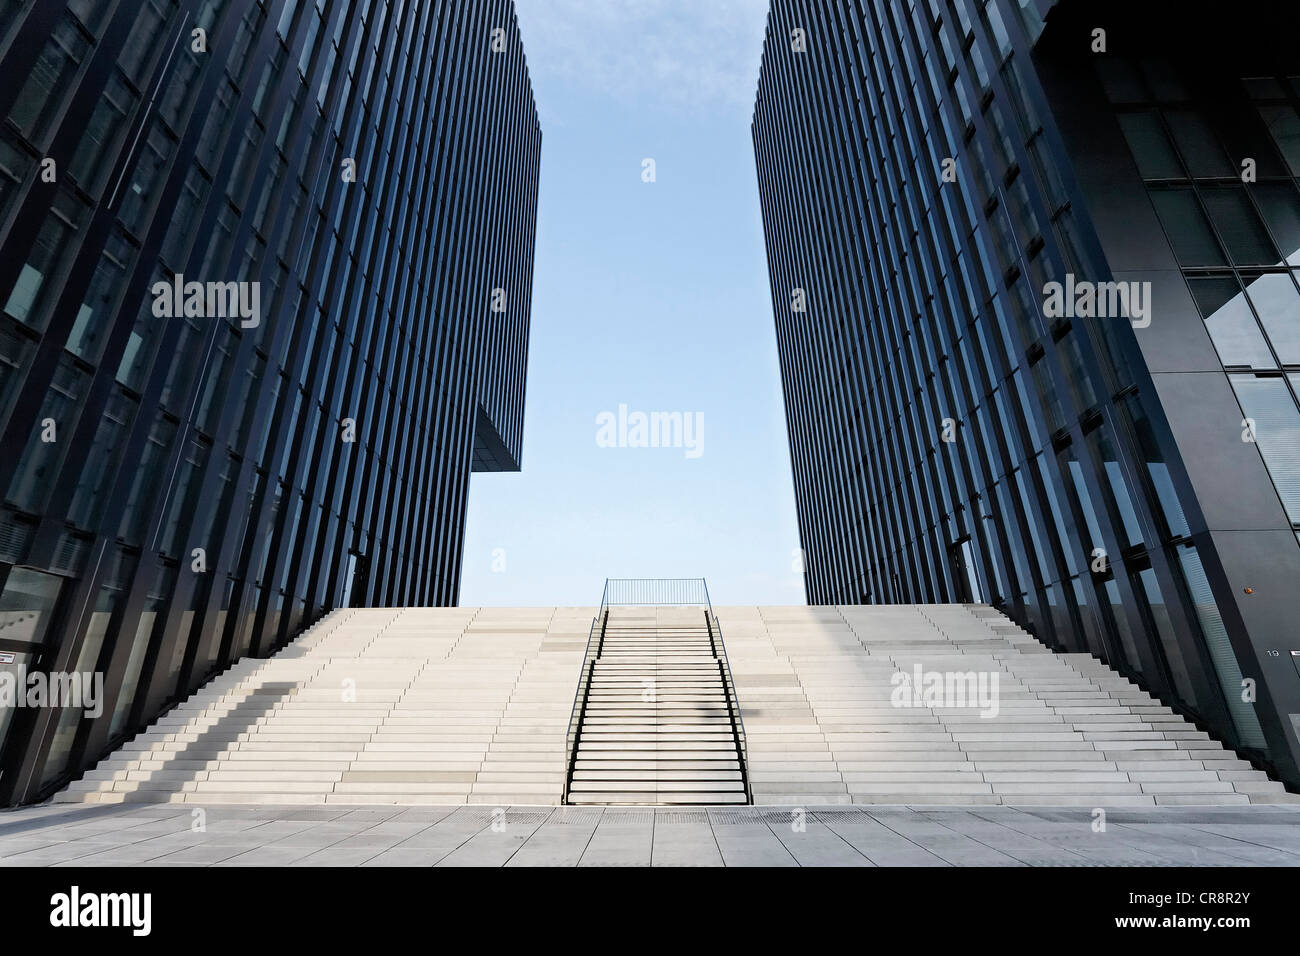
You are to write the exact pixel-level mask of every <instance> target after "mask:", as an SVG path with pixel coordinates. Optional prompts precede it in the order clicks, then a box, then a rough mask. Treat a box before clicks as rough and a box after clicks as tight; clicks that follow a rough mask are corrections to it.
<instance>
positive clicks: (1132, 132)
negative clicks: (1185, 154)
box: [1119, 112, 1186, 179]
mask: <svg viewBox="0 0 1300 956" xmlns="http://www.w3.org/2000/svg"><path fill="white" fill-rule="evenodd" d="M1119 125H1120V128H1121V129H1122V130H1123V131H1124V138H1125V139H1126V140H1127V141H1128V148H1129V150H1130V151H1131V152H1132V153H1133V159H1134V160H1135V161H1136V162H1137V167H1138V171H1139V172H1140V173H1141V174H1142V178H1143V179H1185V178H1186V174H1185V173H1184V172H1183V167H1182V165H1181V164H1180V163H1179V162H1178V154H1177V153H1175V152H1174V148H1173V146H1172V145H1170V143H1169V137H1168V136H1166V135H1165V131H1164V127H1163V126H1161V125H1160V119H1159V117H1157V116H1156V114H1155V113H1149V112H1148V113H1121V114H1120V116H1119Z"/></svg>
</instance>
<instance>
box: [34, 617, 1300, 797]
mask: <svg viewBox="0 0 1300 956" xmlns="http://www.w3.org/2000/svg"><path fill="white" fill-rule="evenodd" d="M613 612H614V613H613V617H612V625H613V626H612V627H611V628H610V629H609V630H608V633H607V636H606V643H605V645H604V647H603V648H602V653H601V659H600V662H599V664H598V666H597V668H596V669H595V671H594V673H595V674H596V681H595V683H594V684H593V686H592V696H591V698H590V700H589V710H588V712H587V714H586V721H584V724H583V727H582V735H581V738H580V742H581V747H580V748H579V750H578V753H577V760H576V761H575V764H574V775H573V780H572V781H571V799H572V802H589V803H622V802H631V803H743V802H744V787H743V786H742V785H741V784H740V783H739V782H738V781H739V780H740V779H741V773H742V769H745V768H742V767H741V766H740V763H739V761H738V760H737V757H736V748H735V742H734V738H732V737H731V736H730V733H731V729H730V720H729V718H728V717H727V716H726V714H725V698H723V697H722V696H721V687H722V684H721V677H720V672H719V667H718V658H717V653H718V651H717V650H715V649H714V646H713V645H712V644H711V643H710V641H709V638H708V636H707V634H708V631H707V628H703V627H702V626H701V625H702V623H703V622H702V615H703V612H702V611H701V610H700V609H698V608H696V609H682V608H646V609H641V610H639V611H636V612H632V611H627V612H624V611H623V610H622V609H619V608H615V609H613ZM715 612H716V614H717V618H718V621H719V622H720V623H721V626H722V630H723V633H724V634H725V637H726V654H727V660H728V661H729V664H730V672H731V674H732V675H733V676H734V681H735V689H736V696H737V698H738V702H739V705H740V713H741V717H742V719H743V723H744V730H745V743H746V753H747V756H748V762H747V764H748V765H747V773H748V782H749V785H750V791H751V793H752V797H753V802H754V803H757V804H798V805H805V806H819V805H826V804H847V803H877V804H879V803H885V804H913V805H926V804H930V805H933V804H957V805H972V804H1022V805H1025V804H1033V805H1056V806H1062V805H1083V806H1090V807H1114V806H1129V805H1146V806H1150V805H1155V804H1181V805H1191V804H1244V803H1284V802H1285V803H1295V802H1300V796H1297V795H1295V794H1289V793H1286V792H1285V791H1284V789H1283V788H1282V785H1281V784H1279V783H1276V782H1274V781H1271V780H1269V779H1267V777H1266V776H1265V775H1264V774H1262V773H1260V772H1259V771H1257V770H1254V769H1252V768H1251V767H1250V765H1249V764H1248V763H1247V762H1245V761H1243V760H1241V759H1238V758H1237V757H1236V755H1235V754H1233V753H1232V752H1231V751H1229V750H1226V749H1225V748H1224V747H1223V746H1222V744H1220V743H1218V742H1217V741H1215V740H1213V739H1212V738H1210V737H1209V736H1208V735H1207V734H1205V733H1203V732H1201V731H1199V730H1197V729H1196V728H1195V727H1194V726H1192V725H1191V724H1189V723H1188V722H1187V721H1185V720H1184V719H1183V718H1181V717H1179V716H1178V715H1176V714H1174V713H1172V712H1171V711H1170V710H1169V709H1168V708H1166V707H1164V706H1163V705H1161V704H1160V703H1159V702H1158V701H1156V700H1154V699H1152V698H1151V697H1150V696H1149V695H1147V694H1146V693H1144V692H1142V691H1140V690H1139V689H1138V688H1137V687H1136V686H1135V685H1133V684H1132V683H1130V682H1129V681H1128V680H1126V679H1125V678H1123V677H1121V676H1119V675H1118V674H1116V673H1115V672H1113V671H1111V670H1110V669H1109V668H1107V667H1106V666H1105V665H1103V664H1102V663H1100V662H1099V661H1097V660H1095V659H1094V658H1092V657H1089V656H1087V655H1079V654H1054V653H1052V652H1051V651H1049V650H1048V649H1047V648H1046V647H1044V646H1043V645H1041V644H1039V643H1038V642H1037V641H1035V640H1034V639H1033V638H1032V637H1030V636H1029V635H1028V634H1026V633H1024V632H1023V631H1021V630H1020V629H1019V628H1017V627H1016V626H1015V625H1014V624H1012V623H1011V622H1010V621H1008V620H1007V619H1006V618H1005V617H1003V616H1002V615H1000V614H999V613H997V612H996V611H994V610H992V609H990V608H987V607H981V606H970V607H965V606H961V605H899V606H868V607H856V606H854V607H762V608H759V607H733V608H716V609H715ZM595 614H596V610H595V609H594V608H558V609H557V608H516V609H509V608H480V609H476V608H407V609H355V610H343V611H336V612H334V613H333V614H330V615H329V616H328V617H326V618H325V619H323V620H322V621H321V622H319V623H318V624H316V625H315V626H314V627H312V628H310V629H309V630H308V631H307V632H306V633H304V634H303V635H302V636H301V637H300V638H299V639H298V640H296V641H294V643H292V644H291V645H289V646H288V647H286V648H285V649H283V650H282V651H280V652H279V653H278V654H276V655H275V656H274V657H272V658H269V659H266V660H253V659H247V660H243V661H240V662H239V663H238V664H236V665H235V666H234V667H232V668H231V669H230V670H228V671H226V672H225V673H223V674H221V675H219V676H218V677H216V678H214V679H213V680H212V681H210V682H209V683H208V684H207V685H206V686H205V687H203V688H202V689H201V690H200V691H199V692H198V693H197V694H195V695H194V696H193V697H191V698H190V699H189V700H187V701H185V702H184V703H182V704H180V705H179V706H177V707H176V708H175V709H174V710H172V711H171V712H170V713H168V714H167V715H165V716H164V717H162V718H161V719H159V720H158V721H157V722H156V723H155V724H154V725H153V726H152V727H150V728H149V729H148V730H147V731H145V732H144V733H142V734H140V735H139V736H138V737H136V738H135V739H134V740H131V741H128V742H127V743H126V744H124V745H123V746H122V748H121V749H120V750H118V751H117V752H115V753H113V754H111V755H110V756H108V757H107V758H105V759H104V760H103V761H102V762H101V763H100V764H99V765H98V766H97V767H95V768H94V769H93V770H90V771H88V772H87V773H86V774H85V776H84V777H83V778H82V779H81V780H78V781H75V782H74V783H72V784H71V785H70V786H69V787H68V788H67V789H65V790H64V791H63V792H61V793H59V794H57V795H56V796H55V800H57V801H59V802H82V803H121V802H128V801H130V802H183V803H195V804H209V805H211V804H217V803H284V804H320V803H326V804H333V803H344V804H397V803H412V804H435V805H436V804H458V803H486V804H492V805H507V804H545V805H555V804H558V803H560V802H561V800H562V796H563V793H564V785H565V779H566V774H567V771H568V768H567V766H566V743H567V741H566V738H567V735H568V733H569V726H570V716H571V712H572V705H573V698H574V692H575V687H576V685H577V678H578V675H579V672H580V670H581V668H582V663H583V659H584V653H585V651H586V648H587V638H588V634H589V633H590V630H591V622H592V619H593V617H594V616H595ZM917 665H920V666H921V667H922V669H923V671H925V672H927V673H967V674H976V675H978V674H984V675H986V676H988V677H991V676H992V675H993V674H996V675H997V678H998V684H997V698H996V699H997V711H996V714H995V715H994V714H992V712H991V711H990V710H988V709H987V708H986V709H985V710H984V711H983V713H986V714H988V715H987V716H982V711H981V709H980V708H978V707H969V706H964V707H963V706H948V703H949V702H947V701H945V702H940V703H937V704H933V703H932V704H922V705H920V706H914V705H909V706H899V701H898V700H896V699H891V698H893V697H894V693H895V691H896V690H897V687H896V686H895V681H896V680H897V678H896V675H898V674H900V673H905V674H910V673H911V672H912V671H913V668H914V667H916V666H917ZM643 681H653V684H651V685H649V686H647V685H645V684H643V683H642V682H643ZM648 689H653V692H654V693H653V699H652V700H648V701H645V700H643V699H642V695H643V694H644V693H645V692H646V691H647V690H648Z"/></svg>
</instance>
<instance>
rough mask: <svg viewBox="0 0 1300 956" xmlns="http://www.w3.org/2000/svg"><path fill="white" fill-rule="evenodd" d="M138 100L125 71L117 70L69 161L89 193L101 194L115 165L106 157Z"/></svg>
mask: <svg viewBox="0 0 1300 956" xmlns="http://www.w3.org/2000/svg"><path fill="white" fill-rule="evenodd" d="M138 99H139V97H137V96H136V95H135V93H133V92H131V90H130V89H129V88H128V87H127V85H126V81H125V80H123V79H122V74H120V73H118V72H116V71H114V73H113V76H112V78H111V79H110V80H109V81H108V87H107V89H105V90H104V95H103V97H102V98H101V99H100V101H99V103H98V105H96V106H95V112H94V113H93V114H91V117H90V124H89V125H88V126H87V127H86V131H85V132H84V133H82V134H81V141H80V142H79V143H78V144H77V151H76V153H75V154H73V157H72V161H71V162H69V163H68V172H69V173H71V174H72V178H73V179H75V180H76V181H77V182H78V183H79V184H80V185H81V187H82V188H83V189H85V190H86V191H87V192H89V193H98V192H99V190H100V189H101V188H102V187H103V185H104V177H105V175H106V174H107V173H108V172H109V171H110V170H111V169H112V168H113V164H112V163H106V162H104V157H106V156H111V155H112V154H113V152H114V151H115V149H116V146H117V143H118V140H119V138H120V136H121V135H122V132H123V130H124V129H125V127H126V118H127V116H129V115H130V114H131V112H132V111H133V110H134V109H135V104H136V100H138Z"/></svg>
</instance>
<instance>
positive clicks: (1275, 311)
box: [1246, 272, 1300, 365]
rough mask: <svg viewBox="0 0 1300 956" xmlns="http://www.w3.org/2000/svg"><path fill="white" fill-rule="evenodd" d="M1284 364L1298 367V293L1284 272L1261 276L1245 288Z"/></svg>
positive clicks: (1299, 302)
mask: <svg viewBox="0 0 1300 956" xmlns="http://www.w3.org/2000/svg"><path fill="white" fill-rule="evenodd" d="M1246 294H1247V295H1248V296H1250V301H1251V304H1252V305H1254V306H1255V311H1256V312H1257V313H1259V321H1260V322H1261V323H1263V325H1264V330H1265V331H1266V332H1267V333H1268V340H1269V341H1270V342H1271V343H1273V349H1274V350H1275V351H1276V352H1277V355H1278V358H1279V359H1280V360H1281V361H1282V364H1283V365H1300V293H1297V292H1296V287H1295V282H1294V281H1293V280H1292V278H1291V276H1290V275H1289V274H1287V273H1285V272H1282V273H1276V274H1273V275H1265V276H1260V277H1259V278H1258V279H1255V280H1253V281H1252V282H1251V283H1250V285H1249V286H1247V288H1246Z"/></svg>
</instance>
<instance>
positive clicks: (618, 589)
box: [601, 578, 709, 607]
mask: <svg viewBox="0 0 1300 956" xmlns="http://www.w3.org/2000/svg"><path fill="white" fill-rule="evenodd" d="M601 603H602V606H604V605H605V604H610V605H618V606H620V607H642V606H646V605H693V604H699V605H707V604H708V603H709V588H708V585H706V584H705V583H704V578H606V579H605V597H604V599H602V602H601Z"/></svg>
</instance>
